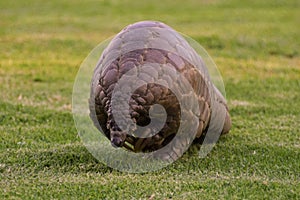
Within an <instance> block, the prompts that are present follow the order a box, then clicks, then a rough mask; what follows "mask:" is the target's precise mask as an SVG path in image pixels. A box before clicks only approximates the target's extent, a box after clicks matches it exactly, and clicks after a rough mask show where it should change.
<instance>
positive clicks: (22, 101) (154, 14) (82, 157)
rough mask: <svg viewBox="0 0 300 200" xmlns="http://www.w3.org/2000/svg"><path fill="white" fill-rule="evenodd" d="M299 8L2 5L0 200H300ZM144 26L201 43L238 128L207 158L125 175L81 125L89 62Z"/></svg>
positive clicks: (292, 4)
mask: <svg viewBox="0 0 300 200" xmlns="http://www.w3.org/2000/svg"><path fill="white" fill-rule="evenodd" d="M299 8H300V2H299V1H297V0H295V1H292V0H291V1H279V0H276V1H273V0H272V1H271V0H267V1H258V0H257V1H235V0H230V1H224V0H205V1H196V0H186V1H184V2H183V1H179V0H172V1H171V0H166V1H164V2H162V1H158V0H152V1H128V0H125V1H118V0H111V1H105V0H103V1H92V0H87V1H80V0H74V1H67V0H62V1H58V0H53V1H47V2H43V1H38V0H28V1H20V0H13V1H3V0H2V1H0V91H1V92H0V191H1V192H0V198H1V199H73V198H74V199H97V198H98V199H121V198H124V199H202V198H206V199H299V198H300V196H299V194H300V189H299V188H300V175H299V174H300V173H299V172H300V153H299V152H300V149H299V148H300V145H299V141H300V55H299V54H300V52H299V49H300V48H299V47H300V37H299V35H300V28H299V21H300V12H299ZM140 20H159V21H162V22H165V23H166V24H168V25H170V26H171V27H173V28H174V29H175V30H177V31H180V32H182V33H185V34H187V35H189V36H191V37H192V38H194V39H195V40H197V41H198V42H199V43H200V44H201V45H202V46H203V47H204V48H205V49H206V50H207V51H208V53H209V54H210V55H211V57H212V58H213V59H214V61H215V63H216V64H217V66H218V67H219V70H220V72H221V74H222V76H223V79H224V83H225V86H226V92H227V98H228V103H229V106H230V109H231V115H232V120H233V127H232V131H231V133H230V134H229V135H227V136H226V137H223V138H221V140H220V141H219V142H218V144H217V145H216V147H215V148H214V149H213V151H212V152H211V153H210V154H209V156H208V157H206V158H204V159H199V158H198V156H197V150H196V147H192V148H191V149H190V150H189V151H188V152H187V153H186V154H185V155H184V156H183V157H182V158H181V159H179V160H178V161H176V162H175V163H173V164H172V165H170V166H169V167H167V168H165V169H163V170H160V171H157V172H153V173H147V174H126V173H120V172H117V171H115V170H112V169H110V168H108V167H106V166H105V165H104V164H102V163H99V162H97V160H95V159H94V158H93V157H92V156H91V155H90V154H89V152H88V151H87V150H86V149H85V147H84V145H83V144H82V143H81V141H80V138H79V137H78V136H77V132H76V129H75V126H74V123H73V119H72V114H71V96H72V87H73V82H74V79H75V76H76V73H77V70H78V69H79V66H80V64H81V62H82V61H83V60H84V58H85V57H86V56H87V55H88V53H89V52H90V51H91V50H92V49H93V48H94V47H95V46H96V45H97V44H98V43H100V42H101V41H103V40H104V39H106V38H108V37H109V36H112V35H114V34H116V33H118V32H119V31H120V30H121V29H122V28H123V27H125V26H126V25H128V24H130V23H134V22H136V21H140Z"/></svg>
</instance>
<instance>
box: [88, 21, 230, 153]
mask: <svg viewBox="0 0 300 200" xmlns="http://www.w3.org/2000/svg"><path fill="white" fill-rule="evenodd" d="M140 67H143V70H141V68H140ZM174 72H176V73H177V74H179V75H180V76H182V77H183V78H184V79H186V80H187V82H188V85H190V86H191V88H190V89H189V90H186V91H183V90H184V89H182V88H184V87H185V86H184V83H183V82H182V79H176V77H178V76H177V75H174V76H173V75H172V73H174ZM137 74H138V75H139V79H135V77H134V76H137ZM122 78H123V79H124V80H126V79H129V80H131V82H130V81H129V82H127V83H126V82H125V85H124V83H122V84H120V82H121V79H122ZM161 79H162V80H163V81H162V80H161ZM175 79H176V80H175ZM161 83H164V84H161ZM118 84H119V86H118ZM117 86H118V87H119V91H118V92H119V93H120V92H121V94H122V92H123V93H126V88H129V89H128V91H130V90H132V91H131V94H130V98H129V99H127V100H126V98H124V99H125V100H126V102H125V103H127V104H128V105H127V107H126V106H124V107H122V105H121V104H120V105H119V103H118V101H119V100H120V99H117V100H116V101H115V102H117V103H115V104H116V105H115V107H114V106H113V102H114V100H113V97H115V98H117V96H114V90H116V88H117ZM121 86H122V89H120V87H121ZM124 88H125V89H124ZM130 88H131V89H130ZM132 88H134V89H132ZM175 90H176V91H179V90H180V91H179V93H178V92H177V93H176V92H174V91H175ZM190 90H192V91H190ZM128 91H127V92H128ZM180 92H181V93H180ZM190 93H192V95H195V96H196V101H195V102H193V101H190V103H187V104H190V105H189V106H190V108H191V109H190V110H183V106H182V105H180V104H181V103H182V101H181V100H180V99H181V98H182V99H184V98H186V99H188V100H189V99H191V96H189V95H190ZM178 94H179V95H178ZM121 97H122V96H120V97H118V98H121ZM125 100H124V101H125ZM187 102H188V101H187ZM153 105H160V106H162V107H163V108H164V112H161V109H160V107H153ZM89 107H90V117H91V119H92V120H93V122H94V125H95V126H96V127H97V128H98V129H99V130H100V131H101V132H102V133H103V134H104V135H105V136H106V137H107V138H108V139H109V140H110V141H111V144H112V145H113V146H114V147H125V148H126V149H128V150H130V151H133V152H152V151H156V150H158V149H161V148H163V147H164V146H166V145H167V144H168V143H170V142H171V141H172V140H173V139H174V138H175V136H176V134H177V132H178V130H179V128H180V123H183V122H184V123H185V127H183V129H184V130H190V129H189V127H195V128H194V130H196V131H195V133H194V135H192V136H190V135H182V136H181V137H179V139H177V141H176V142H177V146H176V145H175V146H176V147H174V148H175V149H177V150H178V149H180V144H179V145H178V143H184V140H185V139H184V138H185V137H191V138H192V141H194V142H201V141H203V138H204V136H205V134H207V132H208V130H209V127H210V126H212V127H213V126H214V127H217V126H219V128H217V129H214V130H212V131H216V130H217V132H218V131H219V133H217V134H225V133H227V132H229V130H230V128H231V120H230V115H229V112H228V107H227V105H226V101H225V98H224V97H223V96H222V94H221V93H220V92H219V91H218V89H217V88H216V87H215V86H214V85H213V83H212V82H211V80H210V76H209V73H208V70H207V69H206V67H205V64H204V62H203V60H202V59H201V57H200V56H199V55H198V54H197V53H196V52H195V51H194V49H193V48H192V47H191V46H190V45H189V44H188V43H187V41H186V40H185V39H184V38H183V37H182V36H181V35H180V34H179V33H178V32H176V31H175V30H173V29H172V28H171V27H169V26H167V25H165V24H164V23H161V22H154V21H142V22H137V23H135V24H132V25H129V26H127V27H125V28H124V29H123V30H122V31H121V32H120V33H119V34H117V35H116V36H115V37H114V38H113V39H112V40H111V41H110V43H109V44H108V46H107V47H106V48H105V49H104V51H103V53H102V55H101V57H100V59H99V61H98V63H97V66H96V68H95V70H94V75H93V78H92V81H91V91H90V100H89ZM113 109H115V110H113ZM126 109H127V110H128V111H126V112H124V110H126ZM151 109H152V111H153V110H155V109H157V110H158V112H157V113H158V115H159V113H160V114H164V113H165V114H166V117H165V118H164V119H163V120H161V121H163V122H164V124H163V125H162V127H155V126H154V127H152V129H151V130H154V131H157V132H156V133H155V134H152V135H149V134H148V135H147V134H146V133H147V131H148V132H149V129H147V128H146V129H138V128H137V127H136V126H138V127H147V125H149V124H150V123H151V120H155V119H154V118H151V116H150V114H149V112H151ZM195 109H196V111H194V110H195ZM213 112H215V113H213ZM221 112H222V113H223V115H221ZM183 113H185V115H182V114H183ZM120 116H121V118H122V117H128V118H130V120H132V121H131V122H133V123H134V124H133V126H132V123H131V125H130V126H131V127H127V128H124V126H125V127H126V124H127V125H128V123H129V121H128V120H123V123H122V122H121V123H122V124H123V126H122V127H120V124H118V123H117V122H116V118H117V117H120ZM182 116H184V117H185V118H186V119H182ZM219 116H220V117H219ZM190 117H191V118H190ZM192 117H194V118H196V123H190V121H192ZM121 120H122V119H121ZM158 121H159V120H158ZM220 123H221V124H220ZM158 124H159V123H158ZM135 125H136V126H135ZM156 128H157V129H156ZM181 129H182V127H181ZM137 130H139V131H140V133H139V134H136V131H137ZM143 134H144V135H145V136H143ZM185 134H188V133H185ZM140 136H141V137H140ZM172 148H173V147H172ZM168 151H172V149H168Z"/></svg>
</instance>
